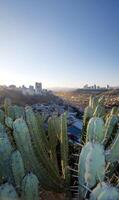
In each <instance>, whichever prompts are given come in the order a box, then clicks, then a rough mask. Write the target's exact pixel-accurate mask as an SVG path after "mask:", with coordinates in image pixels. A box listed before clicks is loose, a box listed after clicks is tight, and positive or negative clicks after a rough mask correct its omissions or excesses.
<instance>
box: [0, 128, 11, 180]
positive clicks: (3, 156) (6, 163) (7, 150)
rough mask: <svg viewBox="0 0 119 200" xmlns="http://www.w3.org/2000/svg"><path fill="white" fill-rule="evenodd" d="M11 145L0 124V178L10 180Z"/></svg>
mask: <svg viewBox="0 0 119 200" xmlns="http://www.w3.org/2000/svg"><path fill="white" fill-rule="evenodd" d="M12 151H13V147H12V145H11V143H10V141H9V138H8V136H7V133H6V130H5V128H4V126H3V125H2V124H0V179H1V180H2V179H3V180H4V179H8V180H11V168H10V155H11V152H12Z"/></svg>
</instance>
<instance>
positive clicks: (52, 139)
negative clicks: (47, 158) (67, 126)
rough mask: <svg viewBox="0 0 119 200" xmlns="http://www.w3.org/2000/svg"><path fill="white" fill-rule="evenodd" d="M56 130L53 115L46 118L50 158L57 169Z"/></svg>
mask: <svg viewBox="0 0 119 200" xmlns="http://www.w3.org/2000/svg"><path fill="white" fill-rule="evenodd" d="M56 131H57V130H56V129H55V117H52V118H49V120H48V138H49V144H50V154H51V159H52V161H53V162H54V164H55V166H56V168H57V169H58V163H57V152H56V147H57V142H58V141H57V132H56Z"/></svg>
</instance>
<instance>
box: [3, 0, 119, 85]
mask: <svg viewBox="0 0 119 200" xmlns="http://www.w3.org/2000/svg"><path fill="white" fill-rule="evenodd" d="M35 81H39V82H40V81H42V82H43V85H44V86H45V87H52V86H54V87H56V86H59V87H62V86H63V87H80V86H82V85H84V84H86V83H89V84H99V85H106V84H110V85H113V86H117V85H119V0H0V84H16V85H21V84H25V85H26V86H27V85H29V84H34V82H35Z"/></svg>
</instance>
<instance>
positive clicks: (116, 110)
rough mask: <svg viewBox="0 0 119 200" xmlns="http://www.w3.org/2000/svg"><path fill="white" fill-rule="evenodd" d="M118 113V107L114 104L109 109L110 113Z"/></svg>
mask: <svg viewBox="0 0 119 200" xmlns="http://www.w3.org/2000/svg"><path fill="white" fill-rule="evenodd" d="M117 114H118V108H117V107H116V106H114V107H113V108H112V110H111V113H110V115H117Z"/></svg>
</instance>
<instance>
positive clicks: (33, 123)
mask: <svg viewBox="0 0 119 200" xmlns="http://www.w3.org/2000/svg"><path fill="white" fill-rule="evenodd" d="M26 121H27V124H28V127H29V130H30V135H31V138H32V141H33V146H34V150H35V153H36V155H37V158H38V160H39V162H41V163H42V164H43V165H44V167H45V168H46V169H47V172H48V173H49V174H52V176H53V177H54V180H56V181H57V182H60V181H61V180H60V177H59V174H58V169H57V168H56V166H55V165H54V163H53V162H52V160H51V159H50V157H49V152H48V149H47V147H45V146H44V144H42V140H41V137H40V134H41V133H40V130H39V129H38V124H37V119H36V117H35V114H34V113H33V111H32V109H31V108H30V107H27V108H26ZM46 163H47V165H46Z"/></svg>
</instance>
